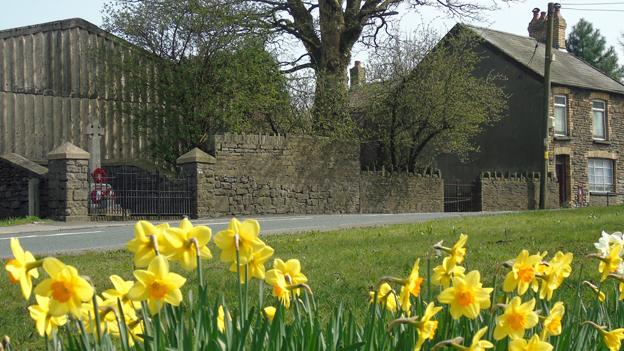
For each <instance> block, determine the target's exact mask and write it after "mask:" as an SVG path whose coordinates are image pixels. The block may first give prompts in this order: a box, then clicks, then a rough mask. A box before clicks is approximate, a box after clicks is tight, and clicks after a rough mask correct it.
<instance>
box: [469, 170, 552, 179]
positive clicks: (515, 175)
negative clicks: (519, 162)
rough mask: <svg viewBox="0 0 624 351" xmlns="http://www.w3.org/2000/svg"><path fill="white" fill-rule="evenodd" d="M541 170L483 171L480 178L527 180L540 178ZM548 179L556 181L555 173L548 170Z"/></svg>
mask: <svg viewBox="0 0 624 351" xmlns="http://www.w3.org/2000/svg"><path fill="white" fill-rule="evenodd" d="M540 177H541V174H540V172H497V171H494V172H481V175H480V179H493V180H504V181H527V180H531V179H540ZM548 179H549V180H551V181H556V179H555V177H554V175H553V174H552V173H551V172H548Z"/></svg>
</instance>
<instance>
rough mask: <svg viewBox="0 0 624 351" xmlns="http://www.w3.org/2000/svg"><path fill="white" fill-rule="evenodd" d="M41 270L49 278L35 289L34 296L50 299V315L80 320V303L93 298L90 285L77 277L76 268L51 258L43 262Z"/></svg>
mask: <svg viewBox="0 0 624 351" xmlns="http://www.w3.org/2000/svg"><path fill="white" fill-rule="evenodd" d="M43 269H44V270H45V271H46V273H48V275H49V276H50V278H48V279H45V280H43V281H41V283H39V285H37V287H35V294H37V295H41V296H44V297H50V304H49V312H50V314H51V315H52V316H54V317H59V316H64V315H66V314H67V313H71V314H73V315H74V316H76V317H77V318H80V316H81V308H82V303H83V302H87V301H90V300H91V298H92V297H93V293H94V290H93V287H92V286H91V284H89V283H88V282H87V281H86V280H85V279H84V278H82V277H81V276H79V275H78V271H77V270H76V268H74V267H72V266H69V265H66V264H64V263H63V262H61V261H59V260H57V259H56V258H53V257H48V258H46V259H45V260H44V261H43Z"/></svg>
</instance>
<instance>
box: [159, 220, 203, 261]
mask: <svg viewBox="0 0 624 351" xmlns="http://www.w3.org/2000/svg"><path fill="white" fill-rule="evenodd" d="M164 233H165V235H163V239H164V240H163V242H162V245H161V250H162V251H163V252H166V253H167V257H168V258H169V259H170V260H172V261H176V262H180V264H181V265H182V268H184V269H185V270H186V271H192V270H195V268H197V250H198V249H199V256H200V257H201V258H202V259H204V260H207V259H211V258H212V254H211V253H210V249H209V248H208V246H206V245H207V244H208V242H209V241H210V238H211V237H212V231H211V230H210V228H208V227H206V226H203V225H200V226H196V227H194V226H193V224H192V223H191V221H189V220H188V218H184V219H183V220H182V221H181V222H180V226H179V227H178V228H172V227H170V228H167V229H166V230H165V231H164ZM195 245H197V246H198V247H195Z"/></svg>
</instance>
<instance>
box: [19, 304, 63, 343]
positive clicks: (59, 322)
mask: <svg viewBox="0 0 624 351" xmlns="http://www.w3.org/2000/svg"><path fill="white" fill-rule="evenodd" d="M35 299H36V300H37V304H36V305H32V306H29V307H28V311H29V312H30V317H31V318H32V319H33V320H34V321H35V325H36V327H37V332H38V333H39V335H41V336H46V335H47V336H52V333H54V332H55V331H56V330H57V329H58V328H59V327H61V326H63V325H65V324H66V323H67V315H62V316H56V317H55V316H52V315H51V314H50V310H49V306H50V299H49V298H47V297H43V296H40V295H36V296H35Z"/></svg>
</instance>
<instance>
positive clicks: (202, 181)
mask: <svg viewBox="0 0 624 351" xmlns="http://www.w3.org/2000/svg"><path fill="white" fill-rule="evenodd" d="M215 163H216V159H215V158H214V157H212V156H210V155H208V154H207V153H205V152H203V151H201V150H200V149H198V148H195V149H193V150H191V151H189V152H188V153H186V154H184V155H182V156H180V157H179V158H178V159H177V164H178V165H179V166H180V175H181V176H182V177H188V179H189V186H190V190H191V193H192V194H193V197H192V199H191V214H192V216H193V217H194V218H199V217H212V216H215V214H216V211H215V191H214V189H215V177H214V164H215Z"/></svg>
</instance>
